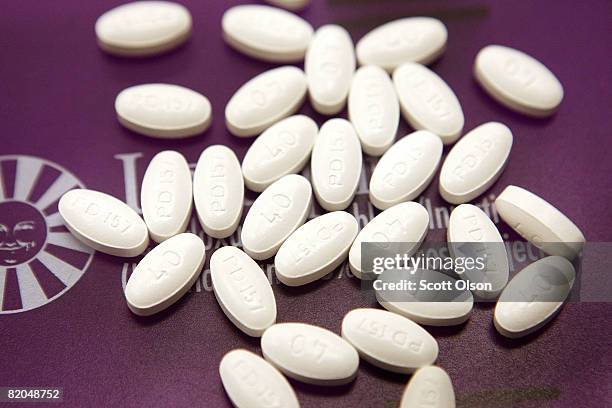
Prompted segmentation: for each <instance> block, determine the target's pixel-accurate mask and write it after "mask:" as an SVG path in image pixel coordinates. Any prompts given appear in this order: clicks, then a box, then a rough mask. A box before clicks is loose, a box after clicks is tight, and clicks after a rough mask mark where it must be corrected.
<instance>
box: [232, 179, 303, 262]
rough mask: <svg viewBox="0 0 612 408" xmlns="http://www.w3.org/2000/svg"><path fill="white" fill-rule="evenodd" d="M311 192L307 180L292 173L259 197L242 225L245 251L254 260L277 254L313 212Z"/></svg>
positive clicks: (276, 182) (273, 184)
mask: <svg viewBox="0 0 612 408" xmlns="http://www.w3.org/2000/svg"><path fill="white" fill-rule="evenodd" d="M311 201H312V189H311V187H310V183H309V182H308V180H306V179H305V178H304V177H302V176H299V175H297V174H290V175H288V176H285V177H283V178H281V179H280V180H278V181H275V182H274V183H272V184H271V185H270V187H268V188H267V189H265V190H264V192H263V193H261V194H260V195H259V197H257V199H256V200H255V202H254V203H253V205H251V208H250V209H249V212H248V213H247V215H246V218H245V219H244V223H243V224H242V234H241V238H242V245H243V247H244V248H243V249H244V251H245V252H246V253H247V254H249V256H251V257H252V258H254V259H267V258H270V257H271V256H273V255H274V254H276V252H277V251H278V249H279V248H280V246H281V244H282V243H283V242H284V241H285V240H286V239H287V238H288V237H289V235H291V233H292V232H293V231H295V230H296V228H297V227H299V226H300V225H302V224H303V223H304V221H305V220H306V217H307V216H308V213H309V212H310V206H311Z"/></svg>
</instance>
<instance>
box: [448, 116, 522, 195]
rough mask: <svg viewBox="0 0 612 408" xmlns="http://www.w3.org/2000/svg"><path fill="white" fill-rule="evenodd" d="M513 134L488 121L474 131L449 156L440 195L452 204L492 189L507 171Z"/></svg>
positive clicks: (501, 125) (462, 139) (503, 126)
mask: <svg viewBox="0 0 612 408" xmlns="http://www.w3.org/2000/svg"><path fill="white" fill-rule="evenodd" d="M511 148H512V132H511V131H510V129H508V127H507V126H506V125H503V124H501V123H498V122H488V123H485V124H483V125H480V126H478V127H476V128H474V129H472V130H471V131H470V132H469V133H467V134H466V135H465V136H463V138H461V140H459V142H457V144H456V145H455V146H453V148H452V149H451V151H450V152H449V153H448V155H447V156H446V159H445V160H444V163H443V164H442V170H440V184H439V188H440V195H442V198H444V199H445V200H446V201H448V202H449V203H452V204H462V203H467V202H468V201H471V200H473V199H474V198H476V197H478V196H479V195H481V194H482V193H484V192H485V191H487V190H488V189H489V187H491V186H492V185H493V183H495V181H497V179H498V178H499V176H500V175H501V173H502V172H503V171H504V169H505V168H506V163H507V161H508V156H510V149H511Z"/></svg>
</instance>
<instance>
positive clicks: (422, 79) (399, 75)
mask: <svg viewBox="0 0 612 408" xmlns="http://www.w3.org/2000/svg"><path fill="white" fill-rule="evenodd" d="M393 83H394V84H395V90H396V91H397V95H398V97H399V102H400V107H401V109H402V114H403V115H404V119H406V121H407V122H408V123H410V126H412V127H413V128H414V129H425V130H429V131H430V132H432V133H435V134H436V135H438V136H440V138H441V139H442V142H443V143H444V144H450V143H454V142H455V141H456V140H457V139H458V138H459V136H460V135H461V131H462V130H463V124H464V122H465V120H464V118H463V110H462V109H461V105H460V104H459V100H458V99H457V96H456V95H455V93H454V92H453V90H452V89H451V88H450V87H449V86H448V85H447V83H446V82H444V80H443V79H442V78H440V77H439V76H438V75H436V73H435V72H433V71H431V70H430V69H429V68H427V67H425V66H423V65H421V64H417V63H414V62H407V63H404V64H402V65H400V66H399V67H398V68H397V69H396V70H395V71H393Z"/></svg>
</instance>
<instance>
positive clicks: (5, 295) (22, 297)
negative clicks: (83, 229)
mask: <svg viewBox="0 0 612 408" xmlns="http://www.w3.org/2000/svg"><path fill="white" fill-rule="evenodd" d="M73 188H84V185H83V183H82V182H81V181H80V180H79V179H78V178H76V176H74V174H72V173H71V172H69V171H68V170H66V169H64V168H63V167H61V166H59V165H57V164H55V163H52V162H50V161H48V160H45V159H41V158H38V157H34V156H24V155H10V156H0V314H9V313H19V312H24V311H27V310H32V309H34V308H37V307H40V306H43V305H45V304H47V303H49V302H52V301H53V300H55V299H57V298H59V297H60V296H62V295H63V294H64V293H66V292H67V291H68V290H69V289H70V288H71V287H72V286H74V284H75V283H76V282H77V281H78V280H79V279H80V278H81V276H82V275H83V273H84V272H85V270H86V269H87V267H88V266H89V264H90V263H91V260H92V258H93V254H94V252H95V251H94V250H93V249H91V248H89V247H87V246H85V245H83V244H82V243H80V242H79V241H77V240H76V239H75V238H74V237H73V236H72V235H71V234H70V233H69V232H68V230H67V229H66V227H65V226H64V224H63V221H62V218H61V216H60V214H59V213H58V211H57V202H58V200H59V198H60V197H61V196H62V194H64V193H65V192H66V191H68V190H70V189H73Z"/></svg>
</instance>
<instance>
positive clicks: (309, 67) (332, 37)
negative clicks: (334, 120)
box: [304, 24, 355, 115]
mask: <svg viewBox="0 0 612 408" xmlns="http://www.w3.org/2000/svg"><path fill="white" fill-rule="evenodd" d="M304 71H305V72H306V78H307V80H308V92H309V95H310V102H311V103H312V106H313V107H314V108H315V110H316V111H317V112H319V113H322V114H324V115H334V114H336V113H338V112H340V111H341V110H342V109H343V108H344V105H345V104H346V98H347V96H348V92H349V88H350V87H351V80H352V79H353V72H354V71H355V52H354V49H353V41H352V40H351V36H350V35H349V33H348V32H347V31H346V30H345V29H344V28H342V27H341V26H339V25H335V24H329V25H324V26H322V27H321V28H319V29H318V30H317V31H316V33H315V35H314V38H313V39H312V42H311V43H310V46H309V47H308V51H307V52H306V59H305V61H304Z"/></svg>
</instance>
